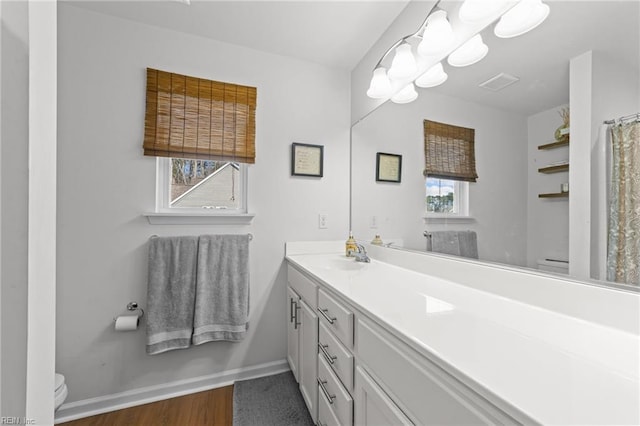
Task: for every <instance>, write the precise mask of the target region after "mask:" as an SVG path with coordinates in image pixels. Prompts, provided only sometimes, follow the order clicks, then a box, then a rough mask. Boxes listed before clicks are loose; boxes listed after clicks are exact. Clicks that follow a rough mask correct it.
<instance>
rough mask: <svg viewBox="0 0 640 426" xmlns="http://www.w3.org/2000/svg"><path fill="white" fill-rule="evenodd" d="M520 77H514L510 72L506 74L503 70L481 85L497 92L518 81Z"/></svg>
mask: <svg viewBox="0 0 640 426" xmlns="http://www.w3.org/2000/svg"><path fill="white" fill-rule="evenodd" d="M519 80H520V79H519V78H518V77H514V76H512V75H509V74H505V73H503V72H501V73H500V74H498V75H496V76H495V77H491V78H490V79H489V80H487V81H485V82H484V83H481V84H480V87H483V88H485V89H487V90H491V91H492V92H497V91H499V90H502V89H504V88H505V87H507V86H510V85H512V84H513V83H516V82H518V81H519Z"/></svg>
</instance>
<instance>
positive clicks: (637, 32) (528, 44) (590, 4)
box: [419, 0, 640, 115]
mask: <svg viewBox="0 0 640 426" xmlns="http://www.w3.org/2000/svg"><path fill="white" fill-rule="evenodd" d="M545 3H546V4H548V5H549V7H550V8H551V12H550V14H549V17H548V18H547V20H545V21H544V22H543V23H542V24H541V25H540V26H539V27H538V28H536V29H534V30H533V31H530V32H528V33H526V34H524V35H522V36H519V37H515V38H511V39H500V38H498V37H496V36H495V35H494V34H493V26H491V27H490V28H487V29H486V30H485V31H484V32H483V33H482V37H483V39H484V42H485V43H486V44H487V46H489V53H488V54H487V56H486V57H485V58H484V59H483V60H482V61H480V62H478V63H476V64H474V65H471V66H469V67H464V68H455V67H451V66H449V65H448V64H446V61H445V63H444V66H445V71H446V72H447V73H448V74H449V79H448V80H447V81H446V82H445V83H444V84H443V85H442V86H439V87H437V88H434V89H430V90H434V91H436V92H438V93H443V94H446V95H449V96H454V97H458V98H463V99H466V100H469V101H472V102H477V103H480V104H483V105H489V106H493V107H495V108H499V109H503V110H510V111H518V112H521V113H523V114H525V115H531V114H534V113H537V112H540V111H544V110H546V109H549V108H553V107H556V106H558V105H561V104H563V103H568V102H569V61H570V59H571V58H575V57H577V56H579V55H581V54H583V53H585V52H587V51H589V50H592V51H594V52H596V53H604V54H606V55H607V57H608V58H610V59H613V60H616V61H619V62H621V63H624V64H626V66H629V67H632V68H633V69H635V70H637V73H638V75H639V78H640V1H638V0H624V1H617V0H606V1H593V0H587V1H576V0H572V1H558V0H545ZM445 7H446V3H445ZM501 72H505V73H507V74H511V75H513V76H516V77H519V78H520V81H519V82H518V83H516V84H513V85H511V86H509V87H507V88H506V89H504V90H502V91H499V92H491V91H489V90H486V89H483V88H480V87H478V85H479V84H480V83H482V82H484V81H486V80H488V79H489V78H491V77H493V76H495V75H496V74H498V73H501ZM427 90H429V89H427ZM419 93H420V94H421V96H423V93H425V92H424V89H423V91H419ZM639 95H640V94H639ZM634 112H635V111H631V112H630V113H634Z"/></svg>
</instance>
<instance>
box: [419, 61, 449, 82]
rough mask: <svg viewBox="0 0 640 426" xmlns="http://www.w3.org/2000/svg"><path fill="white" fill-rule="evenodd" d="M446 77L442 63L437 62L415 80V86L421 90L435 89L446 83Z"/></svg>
mask: <svg viewBox="0 0 640 426" xmlns="http://www.w3.org/2000/svg"><path fill="white" fill-rule="evenodd" d="M448 77H449V76H448V75H447V73H446V72H444V69H443V68H442V62H438V63H437V64H435V65H434V66H432V67H431V68H429V69H428V70H427V72H425V73H424V74H422V75H421V76H420V77H418V78H417V79H416V86H418V87H423V88H427V87H436V86H439V85H441V84H442V83H444V82H445V81H447V78H448Z"/></svg>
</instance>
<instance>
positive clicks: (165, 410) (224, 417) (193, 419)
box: [60, 386, 233, 426]
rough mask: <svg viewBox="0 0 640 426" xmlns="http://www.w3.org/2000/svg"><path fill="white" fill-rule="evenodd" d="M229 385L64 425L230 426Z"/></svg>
mask: <svg viewBox="0 0 640 426" xmlns="http://www.w3.org/2000/svg"><path fill="white" fill-rule="evenodd" d="M232 416H233V386H226V387H224V388H218V389H212V390H209V391H205V392H198V393H194V394H191V395H185V396H181V397H178V398H172V399H166V400H164V401H158V402H153V403H151V404H145V405H139V406H137V407H131V408H125V409H124V410H118V411H112V412H110V413H105V414H99V415H97V416H91V417H86V418H84V419H79V420H73V421H71V422H66V423H60V424H61V425H65V426H147V425H148V426H200V425H203V426H204V425H207V426H209V425H211V426H232Z"/></svg>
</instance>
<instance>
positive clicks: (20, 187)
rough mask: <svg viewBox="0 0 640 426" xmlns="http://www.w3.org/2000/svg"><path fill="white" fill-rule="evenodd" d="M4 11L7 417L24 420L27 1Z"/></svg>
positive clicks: (1, 150) (0, 86)
mask: <svg viewBox="0 0 640 426" xmlns="http://www.w3.org/2000/svg"><path fill="white" fill-rule="evenodd" d="M0 9H1V10H0V14H1V16H2V28H1V31H2V34H1V35H0V40H1V45H0V52H1V53H2V58H1V71H0V75H1V78H2V80H1V82H0V90H1V96H0V99H1V102H2V105H1V109H0V111H1V117H0V132H1V133H0V144H1V147H0V161H1V164H0V172H1V174H0V182H1V187H0V195H1V200H0V202H1V212H0V218H1V225H0V226H1V228H0V235H1V237H2V239H1V247H0V253H1V256H0V271H1V278H2V288H1V291H2V294H1V297H0V300H1V303H2V307H1V310H0V312H1V315H2V318H1V327H2V330H1V337H2V339H1V356H0V359H1V362H2V365H1V370H2V389H1V395H2V401H1V407H2V413H1V415H2V416H17V417H21V416H24V415H25V392H26V368H27V365H26V364H27V327H26V326H27V200H28V169H27V148H28V143H29V141H28V94H29V92H28V83H29V82H28V78H29V68H28V67H29V59H28V48H29V47H28V25H27V21H28V11H27V2H0Z"/></svg>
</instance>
